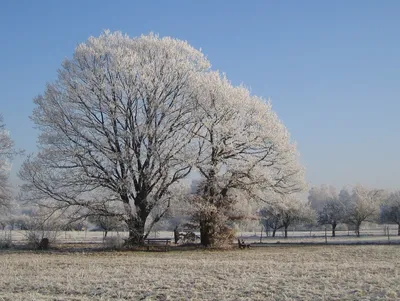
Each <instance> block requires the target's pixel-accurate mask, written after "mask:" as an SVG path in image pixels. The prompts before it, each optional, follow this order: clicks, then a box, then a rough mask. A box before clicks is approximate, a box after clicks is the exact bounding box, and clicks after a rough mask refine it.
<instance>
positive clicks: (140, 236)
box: [126, 217, 146, 246]
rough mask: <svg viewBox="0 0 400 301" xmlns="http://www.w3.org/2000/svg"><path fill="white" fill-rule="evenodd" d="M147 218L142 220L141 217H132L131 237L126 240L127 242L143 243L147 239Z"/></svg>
mask: <svg viewBox="0 0 400 301" xmlns="http://www.w3.org/2000/svg"><path fill="white" fill-rule="evenodd" d="M145 223H146V219H144V220H142V219H141V218H140V217H137V218H136V217H132V218H131V219H130V220H129V221H128V222H127V226H128V231H129V237H128V239H127V240H126V244H127V245H129V246H132V245H143V244H144V239H145V237H144V236H145V233H144V226H145Z"/></svg>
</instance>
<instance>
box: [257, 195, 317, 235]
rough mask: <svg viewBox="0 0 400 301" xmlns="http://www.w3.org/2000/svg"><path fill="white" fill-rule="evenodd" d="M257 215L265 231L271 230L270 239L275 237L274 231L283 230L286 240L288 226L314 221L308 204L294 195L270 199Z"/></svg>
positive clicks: (313, 215)
mask: <svg viewBox="0 0 400 301" xmlns="http://www.w3.org/2000/svg"><path fill="white" fill-rule="evenodd" d="M259 215H260V219H261V223H262V224H263V225H264V227H265V229H266V230H268V231H269V230H272V237H275V234H276V230H278V229H281V228H283V229H284V232H285V236H284V237H285V238H287V237H288V228H289V226H293V225H295V224H297V223H313V222H314V221H315V211H314V210H313V209H312V208H311V206H310V204H308V203H305V202H304V201H302V200H301V198H299V197H298V196H296V195H286V196H282V197H276V198H272V199H271V200H270V201H268V202H267V204H266V205H265V206H264V207H263V208H262V209H261V210H260V211H259Z"/></svg>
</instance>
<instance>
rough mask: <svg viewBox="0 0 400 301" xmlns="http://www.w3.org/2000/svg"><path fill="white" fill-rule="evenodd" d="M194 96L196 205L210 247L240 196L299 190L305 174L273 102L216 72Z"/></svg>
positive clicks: (212, 73)
mask: <svg viewBox="0 0 400 301" xmlns="http://www.w3.org/2000/svg"><path fill="white" fill-rule="evenodd" d="M196 100H197V111H196V118H197V121H198V123H199V124H200V125H201V127H200V128H199V130H198V131H197V132H196V141H197V142H198V145H199V148H198V151H199V153H198V154H199V159H198V161H197V163H196V168H197V170H198V171H199V173H200V175H201V177H202V180H201V182H200V185H199V187H198V189H197V195H196V197H195V198H194V203H197V210H198V211H197V212H196V216H197V218H198V220H199V223H200V233H201V243H202V244H203V245H205V246H209V245H213V244H215V243H217V239H216V237H218V233H219V231H220V230H221V229H222V230H221V231H225V227H224V225H226V223H225V222H223V221H224V220H229V219H230V217H229V216H230V215H231V213H230V212H231V208H233V207H234V206H235V205H236V204H237V203H238V202H240V200H241V199H246V198H247V199H255V200H258V199H257V196H258V192H259V191H264V192H265V191H268V192H272V193H279V194H290V193H293V192H297V191H300V190H302V189H303V188H304V174H303V169H302V167H301V166H300V165H299V163H298V156H297V152H296V146H295V145H294V144H293V143H291V141H290V137H289V133H288V131H287V130H286V128H285V127H284V125H283V124H282V123H281V122H280V120H279V119H278V117H277V115H276V114H275V113H274V112H273V110H272V107H271V104H270V103H268V102H265V101H264V100H262V99H260V98H258V97H255V96H252V95H250V93H249V91H248V90H247V89H246V88H244V87H233V86H232V85H231V84H230V82H229V81H228V80H227V79H226V78H225V77H223V76H221V75H220V74H219V73H217V72H210V73H209V74H207V75H205V76H203V77H202V78H201V84H200V85H199V86H198V89H197V92H196ZM243 195H245V197H243ZM195 207H196V205H195Z"/></svg>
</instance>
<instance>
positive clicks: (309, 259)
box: [0, 246, 400, 301]
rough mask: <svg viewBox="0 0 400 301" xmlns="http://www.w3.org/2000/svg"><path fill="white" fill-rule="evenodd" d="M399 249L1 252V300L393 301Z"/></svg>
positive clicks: (399, 296) (398, 284) (398, 296)
mask: <svg viewBox="0 0 400 301" xmlns="http://www.w3.org/2000/svg"><path fill="white" fill-rule="evenodd" d="M399 252H400V247H399V246H304V247H271V248H254V249H250V250H233V251H224V252H216V251H204V250H201V251H200V250H199V251H183V252H182V251H173V252H166V253H164V252H104V253H49V252H42V253H41V252H15V251H4V252H2V253H0V300H77V301H78V300H79V301H82V300H400V275H399V271H400V257H399V256H398V255H399Z"/></svg>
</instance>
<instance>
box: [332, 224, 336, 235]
mask: <svg viewBox="0 0 400 301" xmlns="http://www.w3.org/2000/svg"><path fill="white" fill-rule="evenodd" d="M336 226H337V225H336V224H335V223H333V224H332V237H336Z"/></svg>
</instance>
